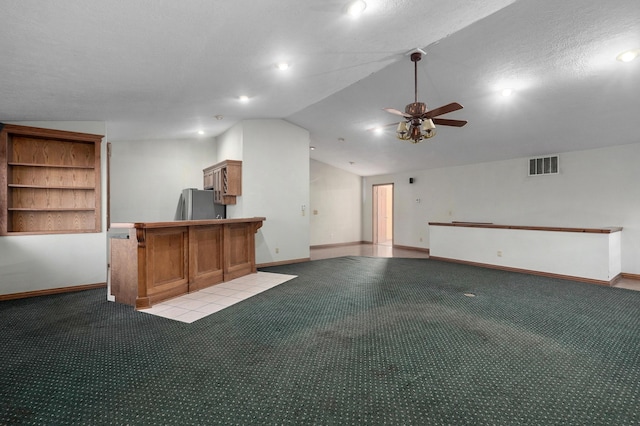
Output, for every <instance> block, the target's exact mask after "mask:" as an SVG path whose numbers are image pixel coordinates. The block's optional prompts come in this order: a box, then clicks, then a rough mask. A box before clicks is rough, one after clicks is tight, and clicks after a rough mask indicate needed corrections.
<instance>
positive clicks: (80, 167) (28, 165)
mask: <svg viewBox="0 0 640 426" xmlns="http://www.w3.org/2000/svg"><path fill="white" fill-rule="evenodd" d="M7 165H9V166H18V167H50V168H58V169H95V167H94V166H69V165H66V164H43V163H14V162H8V163H7Z"/></svg>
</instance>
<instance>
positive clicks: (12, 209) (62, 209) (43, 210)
mask: <svg viewBox="0 0 640 426" xmlns="http://www.w3.org/2000/svg"><path fill="white" fill-rule="evenodd" d="M7 210H9V211H14V212H92V211H95V209H92V208H79V209H76V208H55V207H54V208H28V207H26V208H25V207H17V208H13V207H10V208H9V209H7Z"/></svg>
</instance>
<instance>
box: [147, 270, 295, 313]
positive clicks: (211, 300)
mask: <svg viewBox="0 0 640 426" xmlns="http://www.w3.org/2000/svg"><path fill="white" fill-rule="evenodd" d="M295 277H296V276H295V275H286V274H274V273H271V272H257V273H255V274H249V275H245V276H243V277H240V278H236V279H235V280H231V281H227V282H223V283H220V284H216V285H214V286H211V287H207V288H204V289H202V290H199V291H196V292H193V293H189V294H185V295H182V296H179V297H175V298H173V299H169V300H165V301H164V302H161V303H156V304H155V305H153V306H152V307H151V308H149V309H141V310H139V311H138V312H144V313H145V314H151V315H157V316H160V317H164V318H169V319H172V320H176V321H181V322H186V323H192V322H194V321H197V320H199V319H201V318H204V317H206V316H207V315H211V314H213V313H214V312H218V311H221V310H223V309H224V308H227V307H229V306H231V305H233V304H236V303H238V302H242V301H243V300H244V299H247V298H249V297H251V296H255V295H256V294H258V293H262V292H263V291H265V290H268V289H270V288H272V287H275V286H277V285H280V284H282V283H284V282H287V281H289V280H290V279H292V278H295Z"/></svg>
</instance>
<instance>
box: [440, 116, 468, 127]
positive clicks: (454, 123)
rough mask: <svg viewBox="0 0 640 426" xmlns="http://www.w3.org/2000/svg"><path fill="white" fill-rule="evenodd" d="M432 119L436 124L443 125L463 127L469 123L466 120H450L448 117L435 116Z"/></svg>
mask: <svg viewBox="0 0 640 426" xmlns="http://www.w3.org/2000/svg"><path fill="white" fill-rule="evenodd" d="M432 120H433V122H434V124H439V125H441V126H453V127H462V126H464V125H465V124H467V122H466V121H465V120H449V119H447V118H434V119H432Z"/></svg>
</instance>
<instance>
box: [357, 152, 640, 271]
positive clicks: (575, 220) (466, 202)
mask: <svg viewBox="0 0 640 426" xmlns="http://www.w3.org/2000/svg"><path fill="white" fill-rule="evenodd" d="M639 159H640V143H637V144H631V145H623V146H617V147H612V148H602V149H595V150H587V151H577V152H568V153H561V154H560V169H561V173H560V174H559V175H550V176H537V177H528V176H527V170H528V169H527V167H528V160H527V159H526V158H521V159H514V160H507V161H496V162H491V163H482V164H473V165H468V166H461V167H451V168H444V169H434V170H422V171H416V172H410V173H399V174H394V175H384V176H374V177H367V178H364V182H365V184H364V194H363V195H364V207H363V239H364V240H371V208H372V207H371V191H372V189H371V187H372V185H373V184H378V183H392V182H393V183H395V186H394V191H395V194H394V197H395V206H394V207H395V210H394V215H395V217H394V221H395V234H394V243H395V244H399V245H406V246H413V247H424V248H428V247H429V244H428V241H429V238H428V237H429V235H428V225H427V223H428V222H450V221H452V220H456V221H477V222H493V223H496V224H507V225H539V226H565V227H604V226H622V227H624V229H623V231H622V272H623V273H630V274H640V214H638V212H640V189H639V186H638V183H639V182H640V167H638V160H639ZM409 177H413V178H415V183H413V184H409ZM418 198H419V199H420V200H421V202H420V203H416V199H418ZM420 239H422V241H420ZM579 250H580V247H576V254H577V255H579Z"/></svg>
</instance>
